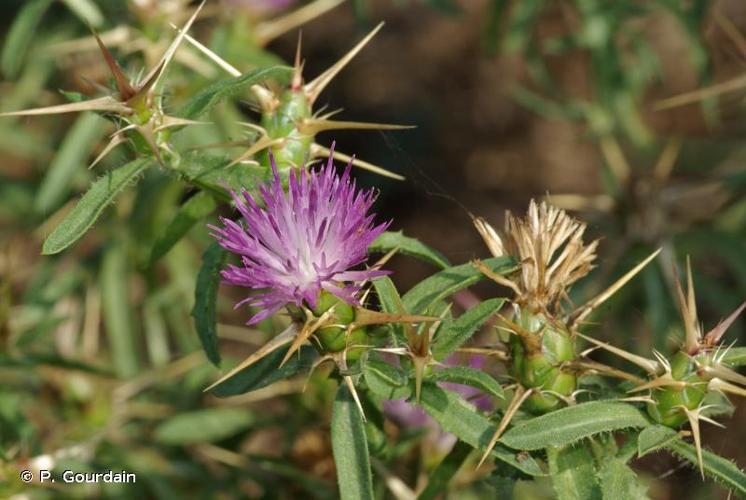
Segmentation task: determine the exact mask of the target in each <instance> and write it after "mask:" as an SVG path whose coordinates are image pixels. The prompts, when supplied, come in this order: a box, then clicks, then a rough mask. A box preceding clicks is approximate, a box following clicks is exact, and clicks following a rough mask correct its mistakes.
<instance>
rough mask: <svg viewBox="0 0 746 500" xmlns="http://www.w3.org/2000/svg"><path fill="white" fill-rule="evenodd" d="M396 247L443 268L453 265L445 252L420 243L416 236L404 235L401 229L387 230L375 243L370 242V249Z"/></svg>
mask: <svg viewBox="0 0 746 500" xmlns="http://www.w3.org/2000/svg"><path fill="white" fill-rule="evenodd" d="M394 248H398V252H399V253H403V254H404V255H409V256H411V257H416V258H418V259H420V260H423V261H425V262H429V263H430V264H433V265H436V266H438V267H440V268H441V269H445V268H447V267H450V265H451V263H450V262H448V259H446V258H445V257H444V256H443V254H441V253H440V252H438V251H437V250H434V249H432V248H430V247H429V246H427V245H425V244H424V243H420V241H419V240H417V239H415V238H410V237H409V236H404V234H403V233H402V232H401V231H397V232H394V231H386V232H385V233H383V234H381V235H380V236H379V237H378V238H376V239H375V241H374V242H373V243H371V244H370V246H369V247H368V251H369V252H381V253H386V252H389V251H391V250H392V249H394Z"/></svg>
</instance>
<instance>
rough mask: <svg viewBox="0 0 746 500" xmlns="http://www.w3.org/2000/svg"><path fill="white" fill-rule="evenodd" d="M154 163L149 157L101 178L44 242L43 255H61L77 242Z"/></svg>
mask: <svg viewBox="0 0 746 500" xmlns="http://www.w3.org/2000/svg"><path fill="white" fill-rule="evenodd" d="M151 164H152V160H150V159H149V158H141V159H138V160H134V161H132V162H130V163H128V164H126V165H124V166H122V167H119V168H117V169H116V170H112V171H109V172H107V173H106V174H105V175H103V176H101V177H99V178H98V179H97V180H96V181H95V182H94V183H93V184H92V185H91V187H90V188H89V189H88V191H86V193H85V194H84V195H83V196H82V197H81V198H80V200H78V203H77V205H75V207H74V208H73V209H72V210H71V211H70V212H69V213H68V214H67V215H66V216H65V218H64V219H63V220H62V222H61V223H60V224H59V225H58V226H57V227H56V228H54V231H52V234H50V235H49V236H48V237H47V239H46V240H44V245H43V247H42V253H43V254H45V255H50V254H55V253H59V252H61V251H62V250H64V249H65V248H67V247H69V246H70V245H72V244H73V243H75V242H76V241H77V240H78V239H79V238H80V237H81V236H83V235H84V234H85V232H86V231H88V229H90V228H91V226H92V225H93V223H94V222H96V219H98V217H99V216H100V215H101V212H102V211H103V210H104V208H106V206H107V205H109V203H111V202H112V201H113V200H114V198H115V197H116V196H117V195H118V194H119V193H120V192H121V191H122V190H123V189H124V188H125V187H126V186H127V185H128V184H129V183H130V182H132V181H133V180H134V179H135V178H137V176H138V175H140V174H141V173H142V172H143V171H145V169H146V168H148V167H149V166H150V165H151Z"/></svg>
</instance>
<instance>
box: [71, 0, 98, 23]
mask: <svg viewBox="0 0 746 500" xmlns="http://www.w3.org/2000/svg"><path fill="white" fill-rule="evenodd" d="M62 2H63V3H64V4H65V5H67V8H68V9H70V10H71V11H72V12H73V13H74V14H75V15H76V16H78V18H79V19H80V20H81V21H83V22H85V23H86V24H89V25H90V26H93V27H94V28H99V27H100V26H101V25H102V24H103V23H104V15H103V14H102V13H101V9H99V8H98V5H96V4H95V3H94V2H93V1H92V0H62Z"/></svg>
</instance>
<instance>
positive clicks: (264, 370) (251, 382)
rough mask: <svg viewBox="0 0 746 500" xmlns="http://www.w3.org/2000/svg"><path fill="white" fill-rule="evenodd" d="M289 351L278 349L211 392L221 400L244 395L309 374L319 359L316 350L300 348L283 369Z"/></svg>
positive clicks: (307, 347) (305, 347)
mask: <svg viewBox="0 0 746 500" xmlns="http://www.w3.org/2000/svg"><path fill="white" fill-rule="evenodd" d="M286 353H287V349H278V350H276V351H274V352H272V353H271V354H268V355H267V356H265V357H263V358H262V359H261V360H259V361H257V362H256V363H254V364H253V365H251V366H249V367H248V368H245V369H243V370H241V371H240V372H238V373H236V374H235V375H234V376H232V377H231V378H229V379H228V380H226V381H225V382H223V383H221V384H219V385H217V386H215V388H213V389H212V390H211V391H210V392H211V393H213V394H215V395H216V396H218V397H221V398H227V397H230V396H235V395H237V394H244V393H246V392H250V391H255V390H257V389H261V388H262V387H266V386H268V385H270V384H274V383H275V382H277V381H278V380H283V379H286V378H290V377H294V376H296V375H298V374H300V373H304V372H307V371H308V370H309V369H310V368H311V366H312V365H313V362H314V360H315V359H316V357H317V352H316V349H314V348H313V347H310V346H303V347H301V348H300V351H299V353H298V354H294V355H293V356H292V357H291V358H290V359H289V360H288V361H287V363H285V364H284V365H282V367H280V362H281V361H282V358H284V357H285V354H286Z"/></svg>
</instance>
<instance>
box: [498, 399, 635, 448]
mask: <svg viewBox="0 0 746 500" xmlns="http://www.w3.org/2000/svg"><path fill="white" fill-rule="evenodd" d="M649 425H650V422H649V421H648V419H647V418H645V416H644V415H643V414H642V412H641V411H640V410H638V409H637V408H635V407H634V406H632V405H629V404H625V403H616V402H606V401H594V402H590V403H583V404H578V405H575V406H568V407H567V408H563V409H561V410H557V411H555V412H552V413H548V414H546V415H542V416H540V417H536V418H532V419H531V420H528V421H526V422H524V423H521V424H520V425H517V426H515V427H513V428H512V429H510V430H509V431H508V432H506V433H505V434H504V435H503V437H502V438H500V442H501V443H503V444H504V445H506V446H509V447H511V448H515V449H516V450H539V449H541V448H546V447H549V446H559V447H562V446H566V445H568V444H571V443H574V442H575V441H578V440H580V439H583V438H587V437H590V436H593V435H595V434H598V433H601V432H611V431H615V430H619V429H626V428H629V427H648V426H649Z"/></svg>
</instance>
